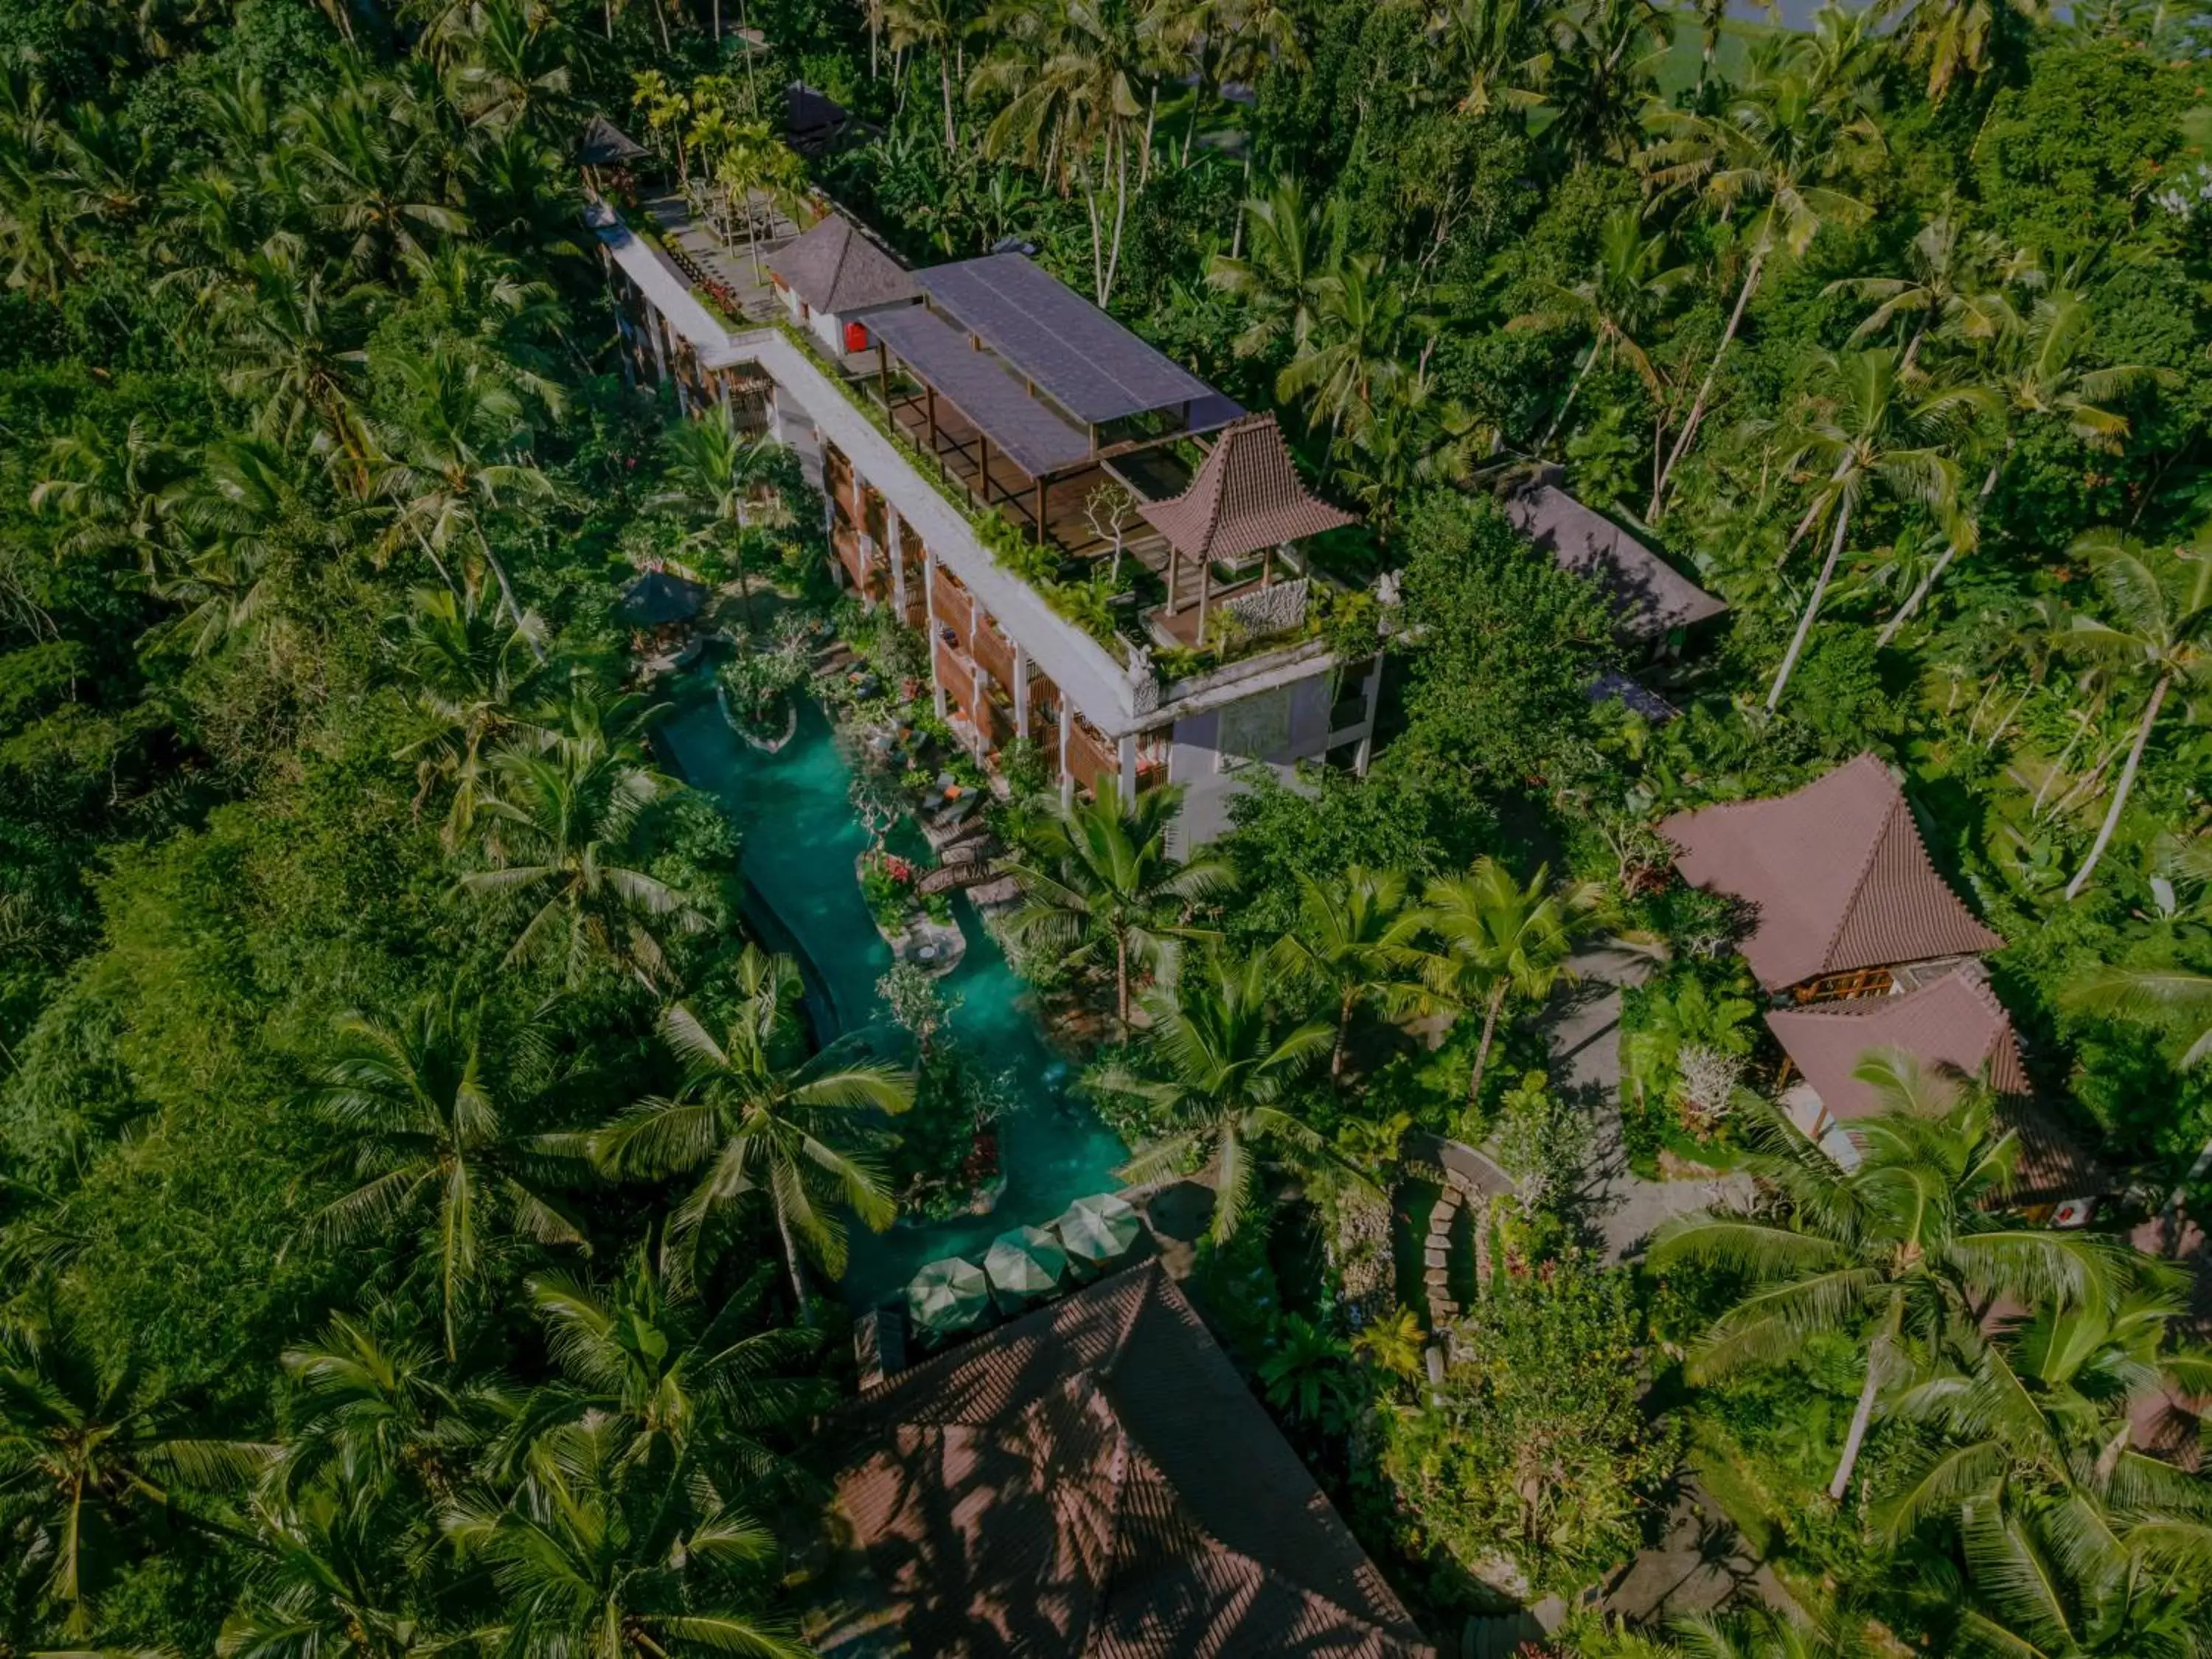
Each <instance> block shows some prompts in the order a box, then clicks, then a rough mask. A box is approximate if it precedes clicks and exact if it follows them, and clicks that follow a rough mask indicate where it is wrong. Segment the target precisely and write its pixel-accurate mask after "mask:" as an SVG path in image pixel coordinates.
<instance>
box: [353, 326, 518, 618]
mask: <svg viewBox="0 0 2212 1659" xmlns="http://www.w3.org/2000/svg"><path fill="white" fill-rule="evenodd" d="M399 373H400V378H401V380H402V381H403V383H404V386H405V387H406V390H407V392H408V393H409V394H410V396H409V408H408V414H407V418H406V420H405V422H404V424H400V425H395V426H392V427H391V428H387V429H386V431H385V433H384V434H383V435H382V441H383V446H384V449H385V452H386V459H385V461H384V464H383V466H382V469H381V471H380V474H379V476H378V478H377V488H378V491H379V493H380V494H381V495H383V496H384V498H385V499H386V501H390V502H391V503H392V508H393V514H392V527H391V530H390V532H388V534H387V537H386V544H387V545H392V544H396V543H398V541H399V540H401V539H403V538H412V539H413V540H414V542H415V544H416V545H417V546H418V547H420V548H421V549H422V554H423V556H424V557H425V558H427V559H428V560H429V562H430V563H431V565H432V567H433V568H435V569H436V571H437V572H438V574H439V576H440V577H441V579H442V580H444V581H445V583H446V585H447V586H448V587H452V586H456V584H455V581H454V579H453V574H452V572H451V570H450V569H449V568H448V566H447V559H448V558H450V556H451V554H452V550H453V548H455V547H456V546H459V547H460V548H462V549H464V550H469V549H473V550H475V552H476V553H477V556H479V557H480V558H482V559H483V562H484V565H485V568H488V569H489V571H490V572H491V574H492V575H493V577H494V578H495V580H497V581H498V583H499V592H500V598H501V600H502V601H503V602H504V603H505V604H506V605H507V618H508V620H509V621H511V622H512V623H513V624H514V625H515V627H516V628H517V629H524V630H525V633H526V636H527V629H526V625H525V623H524V621H523V610H522V605H521V602H520V600H518V599H516V598H515V597H514V585H513V583H512V582H511V581H509V580H507V567H506V566H505V565H504V564H502V563H501V562H500V560H499V556H498V555H496V554H495V553H494V552H493V551H492V549H491V542H490V540H489V538H488V537H487V536H486V535H485V533H484V526H485V523H486V521H487V520H491V519H494V518H495V517H497V516H499V515H501V514H514V513H526V512H527V507H526V503H530V502H534V501H544V500H548V499H550V497H551V496H552V495H554V493H555V492H554V489H553V483H552V480H551V479H550V478H548V477H546V476H545V475H544V473H543V472H541V471H538V468H537V467H536V466H535V465H532V464H531V463H530V462H529V461H528V460H526V459H520V444H521V440H522V436H523V426H522V419H523V410H522V400H521V399H520V398H518V397H516V396H515V394H514V393H513V392H512V391H510V390H509V389H508V388H507V387H506V386H502V385H501V384H500V383H499V382H498V381H496V380H494V379H493V378H492V377H491V376H490V375H489V374H488V373H486V372H485V370H484V369H483V368H482V366H481V365H479V364H478V363H477V362H475V361H474V360H473V359H471V358H465V357H463V356H461V355H460V354H459V353H458V352H455V351H452V350H449V349H446V348H444V347H440V348H438V349H435V350H434V351H432V352H431V353H429V354H428V356H424V357H422V358H420V359H409V360H403V361H402V362H401V364H400V369H399ZM531 648H532V652H533V653H537V654H538V659H539V660H540V661H543V660H544V653H543V651H542V649H541V648H540V647H538V644H537V641H535V640H534V639H532V641H531Z"/></svg>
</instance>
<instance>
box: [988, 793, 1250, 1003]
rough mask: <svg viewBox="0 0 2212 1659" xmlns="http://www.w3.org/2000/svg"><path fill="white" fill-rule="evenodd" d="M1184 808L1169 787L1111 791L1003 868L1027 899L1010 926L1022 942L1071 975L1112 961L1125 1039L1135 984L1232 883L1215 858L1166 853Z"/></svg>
mask: <svg viewBox="0 0 2212 1659" xmlns="http://www.w3.org/2000/svg"><path fill="white" fill-rule="evenodd" d="M1181 802H1182V791H1181V790H1179V789H1176V788H1174V787H1171V786H1170V787H1158V788H1152V789H1140V790H1139V791H1138V792H1137V793H1136V794H1135V796H1134V797H1133V798H1132V799H1129V800H1127V801H1124V800H1123V799H1121V789H1120V787H1119V786H1118V785H1116V784H1112V783H1108V784H1105V785H1103V787H1101V788H1100V790H1099V792H1098V795H1097V799H1095V800H1092V801H1089V802H1082V801H1079V802H1077V803H1075V804H1074V805H1071V806H1069V807H1068V808H1067V809H1066V811H1060V812H1055V813H1054V814H1052V815H1051V816H1050V817H1045V818H1042V819H1040V820H1038V821H1036V822H1035V823H1032V824H1030V826H1029V833H1028V834H1027V835H1026V836H1025V837H1024V842H1023V845H1022V846H1021V847H1020V848H1018V850H1017V852H1016V853H1015V854H1014V856H1013V857H1012V858H1011V859H1008V860H1006V861H1005V862H1004V863H1002V864H1001V866H1000V868H1001V869H1002V870H1003V871H1004V872H1005V873H1006V874H1007V875H1009V876H1012V878H1014V881H1015V883H1016V884H1017V885H1018V886H1019V887H1020V889H1021V890H1022V897H1023V901H1024V902H1023V904H1022V906H1021V908H1019V909H1018V910H1016V911H1015V912H1014V913H1013V914H1012V915H1011V916H1009V917H1008V918H1007V923H1006V925H1007V927H1008V930H1009V931H1010V932H1011V933H1012V934H1013V936H1014V937H1015V938H1016V939H1020V940H1023V941H1024V942H1033V943H1036V944H1040V945H1048V946H1050V947H1052V948H1054V949H1055V950H1057V951H1060V954H1061V959H1062V960H1063V961H1065V962H1066V963H1069V964H1070V965H1071V966H1088V965H1090V964H1091V963H1096V962H1097V960H1098V959H1099V958H1101V957H1106V956H1108V955H1110V956H1111V957H1112V958H1113V962H1114V1014H1115V1018H1116V1019H1117V1020H1119V1021H1120V1022H1121V1029H1122V1030H1123V1031H1124V1032H1126V1031H1127V1030H1128V1029H1129V987H1130V982H1131V980H1132V977H1133V975H1134V974H1136V973H1137V972H1139V971H1141V970H1142V969H1147V968H1149V967H1151V966H1152V963H1155V962H1156V961H1157V960H1158V957H1159V954H1160V951H1161V949H1162V947H1163V945H1164V943H1165V941H1166V940H1168V939H1178V938H1188V937H1190V936H1191V933H1190V927H1189V921H1188V915H1189V912H1190V910H1191V909H1192V908H1193V907H1194V906H1195V905H1197V904H1200V903H1202V902H1204V901H1206V899H1209V898H1212V897H1213V896H1217V895H1218V894H1220V893H1223V892H1225V891H1226V890H1228V888H1229V886H1230V884H1231V880H1232V878H1231V873H1230V870H1229V866H1227V865H1226V864H1225V863H1224V862H1223V861H1222V860H1220V859H1219V858H1218V857H1216V856H1214V855H1212V854H1209V853H1206V852H1205V851H1202V850H1201V851H1200V852H1198V853H1196V854H1193V855H1192V857H1191V858H1190V859H1188V860H1186V861H1185V862H1183V863H1181V864H1178V863H1177V862H1176V860H1175V859H1174V857H1173V856H1172V855H1171V854H1170V853H1169V852H1168V849H1167V833H1168V824H1169V823H1170V820H1172V819H1173V818H1174V817H1175V814H1176V807H1177V806H1178V805H1180V804H1181Z"/></svg>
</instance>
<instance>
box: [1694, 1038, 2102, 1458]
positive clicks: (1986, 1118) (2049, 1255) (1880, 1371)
mask: <svg viewBox="0 0 2212 1659" xmlns="http://www.w3.org/2000/svg"><path fill="white" fill-rule="evenodd" d="M1855 1075H1856V1076H1857V1078H1858V1079H1860V1080H1861V1081H1862V1082H1864V1083H1866V1084H1868V1085H1870V1086H1871V1087H1872V1088H1874V1089H1875V1091H1877V1093H1878V1095H1879V1096H1880V1097H1881V1100H1882V1102H1883V1107H1884V1109H1883V1110H1882V1111H1881V1113H1880V1114H1879V1115H1875V1116H1873V1117H1869V1118H1864V1119H1861V1120H1859V1121H1856V1122H1854V1123H1853V1124H1852V1125H1851V1128H1850V1134H1851V1139H1852V1142H1853V1145H1854V1146H1855V1147H1856V1148H1857V1154H1858V1163H1857V1167H1856V1168H1853V1169H1850V1170H1846V1169H1844V1167H1843V1166H1842V1165H1841V1164H1838V1163H1837V1162H1836V1161H1835V1159H1833V1158H1831V1157H1830V1156H1829V1155H1828V1154H1827V1153H1826V1152H1824V1151H1822V1150H1821V1148H1820V1146H1818V1145H1816V1144H1815V1143H1814V1142H1813V1141H1812V1140H1810V1139H1808V1138H1807V1137H1806V1135H1805V1133H1804V1132H1803V1131H1802V1130H1800V1129H1799V1128H1798V1127H1797V1126H1796V1124H1795V1123H1793V1122H1792V1121H1790V1118H1789V1117H1788V1115H1786V1114H1784V1112H1783V1111H1782V1110H1781V1109H1780V1108H1778V1107H1777V1106H1774V1105H1773V1104H1771V1103H1767V1102H1764V1101H1762V1102H1759V1103H1757V1104H1755V1105H1751V1106H1747V1108H1746V1109H1744V1111H1743V1112H1742V1114H1741V1115H1740V1116H1739V1119H1738V1121H1739V1122H1740V1123H1741V1125H1742V1127H1743V1130H1744V1133H1745V1135H1746V1138H1747V1143H1748V1145H1749V1146H1750V1149H1751V1150H1750V1152H1749V1153H1748V1155H1747V1158H1746V1160H1745V1163H1744V1164H1743V1166H1742V1167H1744V1168H1745V1169H1747V1170H1748V1171H1749V1172H1750V1173H1751V1174H1752V1175H1753V1176H1755V1177H1757V1178H1758V1179H1759V1181H1760V1182H1763V1183H1765V1185H1766V1186H1767V1187H1768V1188H1771V1190H1772V1192H1773V1193H1774V1194H1775V1196H1776V1200H1777V1201H1776V1203H1775V1204H1774V1206H1772V1207H1771V1208H1770V1209H1768V1210H1765V1211H1763V1212H1759V1213H1754V1214H1748V1215H1746V1214H1739V1213H1736V1212H1726V1211H1705V1212H1699V1213H1698V1214H1694V1215H1690V1216H1684V1217H1680V1218H1677V1219H1675V1220H1673V1221H1669V1222H1668V1223H1667V1224H1666V1225H1664V1226H1662V1228H1661V1229H1660V1231H1659V1234H1658V1237H1656V1239H1655V1240H1654V1242H1653V1243H1652V1247H1651V1253H1650V1261H1651V1263H1652V1265H1653V1266H1654V1267H1657V1268H1661V1269H1663V1268H1665V1267H1668V1265H1670V1264H1672V1263H1675V1262H1681V1261H1694V1262H1699V1263H1704V1264H1707V1265H1711V1266H1713V1267H1722V1268H1725V1269H1727V1270H1728V1271H1729V1272H1730V1273H1735V1274H1737V1275H1739V1276H1741V1279H1742V1280H1743V1282H1744V1285H1745V1288H1744V1290H1743V1291H1742V1292H1741V1297H1740V1298H1739V1299H1738V1301H1737V1302H1736V1304H1735V1306H1734V1307H1733V1308H1731V1309H1729V1310H1728V1311H1727V1312H1726V1313H1724V1314H1723V1315H1722V1316H1720V1317H1719V1318H1718V1319H1717V1320H1716V1321H1715V1322H1713V1323H1712V1325H1711V1327H1710V1328H1708V1329H1707V1330H1706V1331H1705V1334H1704V1335H1703V1336H1702V1337H1700V1338H1699V1340H1698V1341H1697V1343H1696V1344H1695V1345H1694V1346H1693V1347H1692V1352H1691V1354H1690V1359H1689V1374H1690V1376H1691V1377H1692V1380H1699V1381H1702V1380H1705V1379H1707V1378H1711V1377H1714V1376H1721V1375H1723V1374H1725V1373H1726V1372H1728V1371H1729V1370H1735V1368H1737V1367H1739V1366H1741V1365H1745V1364H1773V1363H1775V1362H1778V1361H1780V1360H1784V1359H1787V1358H1790V1356H1792V1355H1793V1354H1796V1353H1800V1352H1803V1351H1804V1349H1805V1346H1806V1345H1807V1344H1808V1343H1809V1342H1812V1341H1814V1340H1817V1339H1820V1338H1823V1337H1829V1336H1841V1337H1845V1338H1848V1339H1849V1340H1851V1341H1852V1342H1853V1343H1854V1344H1856V1345H1857V1346H1858V1348H1859V1349H1860V1350H1861V1352H1863V1354H1864V1356H1865V1358H1864V1360H1863V1372H1864V1376H1863V1383H1862V1385H1861V1387H1860V1389H1859V1398H1858V1404H1857V1408H1856V1409H1855V1410H1854V1411H1853V1413H1852V1414H1851V1420H1850V1429H1849V1431H1848V1432H1847V1433H1846V1434H1845V1436H1844V1445H1843V1449H1842V1451H1841V1454H1840V1455H1839V1457H1838V1461H1837V1464H1836V1473H1835V1477H1834V1479H1833V1480H1831V1481H1830V1482H1829V1486H1828V1495H1829V1497H1830V1498H1832V1499H1834V1500H1835V1501H1838V1502H1841V1501H1842V1499H1843V1497H1844V1492H1846V1491H1847V1490H1848V1489H1849V1488H1850V1480H1851V1473H1852V1471H1853V1469H1854V1468H1856V1467H1857V1463H1858V1455H1859V1449H1860V1447H1861V1446H1862V1445H1863V1443H1864V1442H1865V1439H1866V1432H1867V1427H1868V1425H1869V1423H1870V1422H1871V1421H1872V1420H1873V1418H1874V1409H1875V1401H1876V1400H1877V1398H1878V1397H1879V1396H1880V1395H1881V1391H1882V1390H1883V1389H1885V1388H1895V1387H1897V1386H1899V1385H1900V1384H1901V1383H1903V1382H1904V1381H1905V1376H1906V1370H1907V1367H1908V1366H1909V1364H1911V1353H1912V1352H1914V1351H1915V1350H1916V1349H1917V1350H1918V1351H1921V1352H1926V1351H1928V1350H1929V1348H1931V1347H1933V1346H1936V1345H1938V1344H1940V1343H1942V1342H1946V1341H1950V1342H1956V1341H1959V1340H1961V1339H1962V1338H1964V1337H1966V1334H1969V1333H1971V1332H1972V1331H1974V1330H1975V1329H1977V1328H1978V1325H1979V1322H1980V1316H1981V1310H1983V1309H1984V1307H1986V1306H1987V1305H1988V1304H1989V1303H1990V1300H1991V1299H1992V1298H1993V1297H1997V1296H2001V1295H2002V1296H2007V1297H2011V1298H2013V1299H2014V1300H2015V1301H2018V1302H2020V1303H2022V1304H2026V1305H2027V1306H2031V1307H2041V1306H2046V1305H2051V1304H2082V1303H2085V1302H2088V1301H2091V1300H2093V1299H2094V1298H2096V1297H2101V1296H2103V1295H2104V1294H2105V1293H2106V1287H2107V1285H2108V1281H2109V1279H2110V1277H2111V1274H2110V1270H2109V1265H2108V1264H2109V1254H2108V1252H2107V1250H2106V1248H2105V1247H2104V1246H2102V1245H2100V1243H2097V1242H2096V1241H2093V1240H2090V1239H2087V1238H2084V1237H2079V1236H2076V1235H2072V1234H2066V1233H2058V1232H2052V1231H2048V1230H2045V1229H2041V1228H2034V1227H2026V1226H2022V1225H2019V1224H2017V1223H2015V1222H2014V1221H2012V1220H2010V1219H2008V1218H2005V1217H2003V1216H2002V1215H2001V1214H1999V1213H1998V1212H1996V1211H1994V1210H1993V1209H1991V1208H1990V1204H1991V1202H1992V1200H1996V1199H1997V1198H1999V1197H2000V1196H2001V1195H2002V1194H2003V1192H2004V1190H2005V1188H2006V1185H2007V1184H2008V1182H2009V1181H2010V1180H2011V1178H2012V1172H2013V1168H2014V1165H2015V1160H2016V1158H2017V1156H2018V1151H2019V1148H2018V1143H2017V1139H2016V1138H2015V1136H2014V1135H2013V1133H2011V1132H2010V1131H2008V1130H2007V1129H2005V1128H2003V1127H2002V1126H2001V1125H2000V1124H1999V1123H1998V1122H1997V1121H1996V1104H1995V1101H1994V1099H1993V1097H1991V1096H1990V1093H1989V1092H1988V1091H1986V1090H1984V1089H1980V1088H1973V1087H1961V1086H1960V1085H1958V1084H1957V1083H1955V1082H1954V1080H1952V1079H1948V1078H1945V1077H1942V1076H1940V1075H1937V1074H1935V1073H1928V1072H1923V1070H1922V1069H1921V1067H1920V1066H1919V1065H1918V1063H1917V1061H1916V1060H1913V1059H1911V1057H1910V1056H1909V1055H1905V1054H1894V1053H1891V1054H1883V1053H1875V1054H1869V1055H1868V1056H1867V1057H1866V1058H1865V1059H1864V1060H1862V1062H1861V1063H1860V1065H1859V1067H1858V1069H1857V1073H1855Z"/></svg>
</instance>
